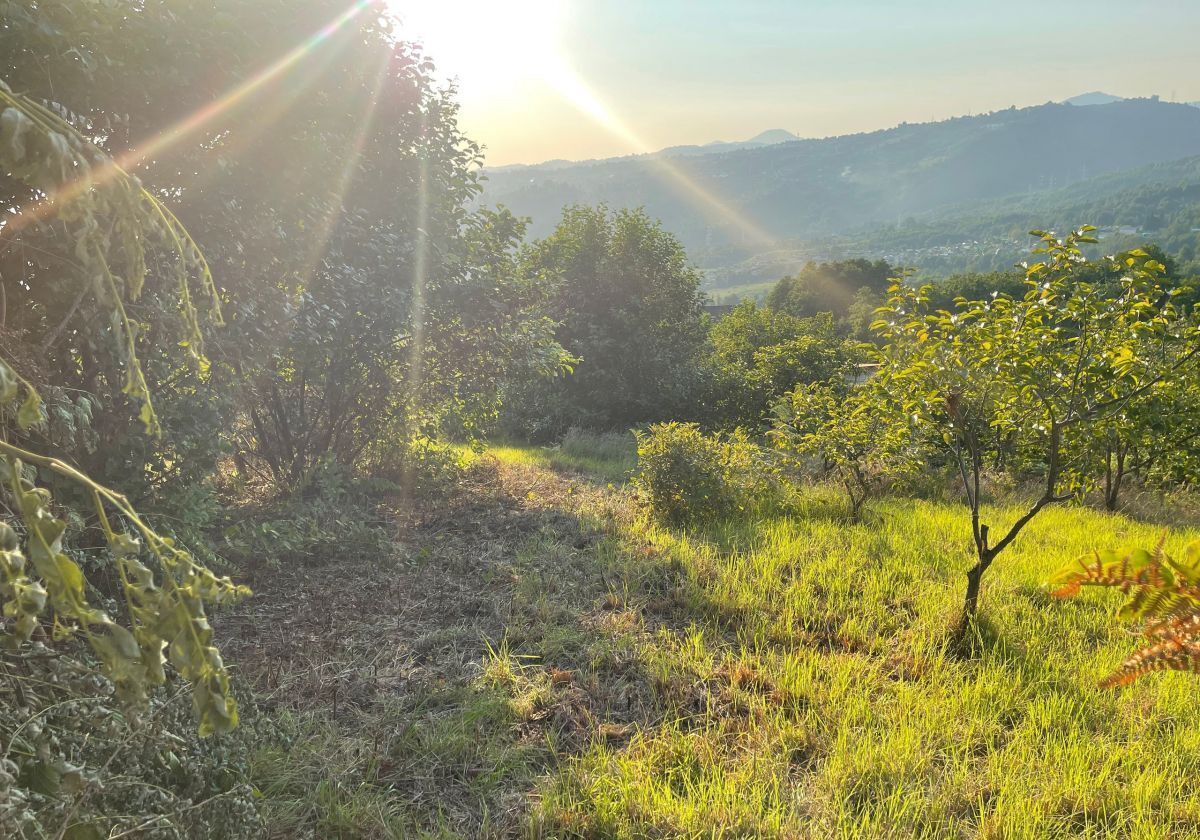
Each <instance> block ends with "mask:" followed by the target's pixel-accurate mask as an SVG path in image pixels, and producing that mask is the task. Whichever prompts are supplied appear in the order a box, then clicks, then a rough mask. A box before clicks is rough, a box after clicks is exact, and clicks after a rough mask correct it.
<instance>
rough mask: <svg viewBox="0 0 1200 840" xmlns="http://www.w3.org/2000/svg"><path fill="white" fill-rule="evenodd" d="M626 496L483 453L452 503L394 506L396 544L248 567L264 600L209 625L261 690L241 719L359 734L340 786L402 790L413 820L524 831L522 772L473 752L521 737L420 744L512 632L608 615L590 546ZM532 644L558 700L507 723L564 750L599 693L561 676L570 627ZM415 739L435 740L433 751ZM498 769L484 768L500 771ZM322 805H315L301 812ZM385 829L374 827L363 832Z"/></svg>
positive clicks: (568, 665) (516, 635) (524, 736)
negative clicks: (556, 741) (548, 734)
mask: <svg viewBox="0 0 1200 840" xmlns="http://www.w3.org/2000/svg"><path fill="white" fill-rule="evenodd" d="M396 507H397V506H396V505H395V504H393V509H395V508H396ZM631 509H632V506H631V505H630V504H629V498H628V496H627V495H626V493H625V491H622V490H619V489H613V488H612V487H600V486H598V485H597V484H596V483H594V482H592V481H591V480H589V479H588V478H586V477H584V476H580V475H572V474H566V473H559V472H555V471H552V470H550V469H547V468H544V467H536V466H528V465H514V464H506V463H501V462H498V461H496V460H494V459H491V458H485V459H483V460H482V461H481V462H480V463H478V464H477V465H476V466H475V467H474V468H473V470H472V472H471V474H470V476H469V479H468V481H467V482H466V485H465V486H464V487H463V488H462V489H461V492H459V493H457V494H455V496H454V498H453V499H452V500H449V501H447V502H446V503H444V504H440V505H430V506H427V507H425V508H423V509H420V510H399V509H396V510H395V521H396V529H397V532H396V541H395V551H394V553H393V554H392V556H389V557H347V558H343V559H342V560H341V561H340V562H338V563H336V564H326V565H322V566H319V567H295V568H288V567H284V568H280V569H278V570H263V571H261V572H260V573H259V574H257V575H256V576H255V579H253V580H252V581H251V585H252V588H253V590H254V592H255V595H254V597H253V598H251V599H249V600H247V601H246V602H245V603H244V604H242V605H239V606H238V607H237V608H236V609H234V610H231V611H228V612H226V613H224V614H222V615H221V616H220V617H219V618H218V619H217V620H216V621H215V622H214V623H215V624H216V625H217V627H216V629H217V633H218V637H219V638H221V640H222V650H223V654H224V656H225V658H226V660H227V661H228V662H230V663H232V664H233V666H234V667H235V669H236V673H237V675H238V676H239V677H240V680H241V681H242V682H243V684H246V685H248V686H250V687H251V688H252V689H253V704H252V705H253V707H254V710H253V711H251V712H250V714H249V715H248V716H247V717H248V719H250V720H253V719H257V720H258V721H260V722H261V721H273V720H276V719H279V718H280V716H281V715H287V716H290V718H291V719H300V720H307V721H309V722H311V723H313V725H314V727H316V728H327V729H328V730H329V731H335V732H336V738H337V739H338V740H337V743H338V745H339V747H340V746H344V745H346V744H352V743H353V744H357V745H358V746H357V747H355V748H354V749H355V750H357V751H358V752H362V751H364V750H367V751H370V752H373V753H374V754H373V755H371V756H365V757H364V756H359V755H357V753H356V757H355V758H354V759H353V760H352V761H351V762H350V763H351V765H352V766H350V767H348V768H345V769H344V770H343V774H344V775H345V777H346V783H347V785H348V786H353V785H358V786H359V787H360V788H361V787H362V786H363V785H367V786H371V787H374V788H375V789H376V793H378V794H380V795H382V796H383V797H384V798H388V797H390V796H391V795H392V794H394V795H395V797H396V799H397V807H398V808H400V810H401V811H403V812H405V814H406V815H405V816H404V819H405V820H407V822H406V823H404V824H406V825H409V824H411V825H415V826H416V827H418V828H421V829H426V830H428V829H431V828H434V827H436V826H439V825H440V826H441V827H442V828H445V829H450V830H452V831H454V832H456V833H461V834H465V835H466V836H472V835H473V834H475V833H477V832H479V831H482V830H483V827H484V825H485V822H484V821H486V825H487V826H488V831H489V832H491V833H500V834H507V833H510V832H512V831H515V829H516V826H517V824H518V823H519V822H520V821H521V819H522V816H523V814H524V812H525V810H526V808H527V803H526V801H525V800H526V798H527V795H528V789H527V788H528V778H527V774H526V773H525V770H526V769H529V768H524V769H523V768H515V769H514V770H513V772H511V773H509V774H508V776H507V777H505V778H502V779H500V783H499V784H491V783H489V784H488V785H486V786H481V785H480V784H478V783H477V781H476V780H475V778H474V776H475V775H478V774H479V773H480V772H483V771H485V770H488V768H487V767H486V766H485V767H482V768H481V767H473V766H470V765H474V764H483V765H486V764H488V763H489V762H491V763H494V764H501V763H503V762H505V761H507V760H508V757H509V754H510V753H511V747H513V746H514V744H508V745H506V746H505V749H504V750H503V751H502V755H500V756H498V757H492V758H486V757H485V758H483V759H481V758H480V756H478V755H475V756H469V757H461V758H460V757H456V756H449V757H447V756H445V755H440V754H437V753H438V751H439V750H441V749H443V747H444V746H445V745H444V744H440V743H428V742H427V741H428V740H429V739H428V738H426V739H425V740H422V736H421V733H422V732H428V731H431V727H432V728H437V727H438V726H442V725H444V724H446V722H447V721H453V720H455V719H457V718H461V717H463V716H464V715H470V714H473V712H472V711H471V710H470V709H468V710H466V711H464V704H465V705H466V706H470V705H471V704H472V703H476V699H475V698H473V697H472V692H476V691H477V689H478V686H479V683H480V678H481V674H482V673H483V668H484V666H485V663H486V661H487V660H488V658H489V651H492V652H493V654H491V658H493V659H494V658H495V656H494V652H495V651H496V650H497V649H501V648H504V647H505V646H506V645H508V644H509V643H512V644H513V645H514V646H515V647H516V648H518V649H523V648H524V647H525V645H524V643H525V641H526V640H527V637H528V636H529V635H530V634H531V633H532V634H534V635H537V634H538V633H539V632H542V631H536V630H531V629H530V628H531V627H534V626H535V625H536V626H540V627H547V626H552V627H554V628H555V631H556V632H558V631H562V632H565V633H567V634H568V635H569V634H570V630H569V628H570V627H572V626H574V627H578V626H580V624H581V623H586V622H587V621H589V620H590V619H589V618H588V614H589V613H592V612H599V613H602V612H604V610H605V609H606V604H605V602H604V593H605V591H606V587H607V582H606V581H604V579H603V574H602V572H601V571H600V569H599V567H598V565H597V564H596V563H595V562H593V559H594V558H593V557H592V554H593V552H594V551H595V550H596V548H597V546H598V545H599V544H600V543H601V542H602V541H603V540H605V538H606V535H608V534H612V533H614V532H615V531H616V530H618V526H619V524H620V523H622V522H625V521H627V520H628V518H629V517H630V516H631V513H630V511H631ZM546 611H549V612H550V613H554V614H548V615H542V613H543V612H546ZM566 613H569V614H570V615H565V614H566ZM563 628H568V629H567V630H565V631H564V630H563ZM540 642H545V644H541V647H540V648H539V649H541V650H543V651H544V652H546V651H550V652H552V653H551V656H550V657H549V659H554V658H556V655H555V654H554V653H553V652H554V651H558V652H559V654H558V655H557V658H558V660H559V661H549V660H548V659H546V658H544V657H539V660H540V661H539V662H538V663H537V670H538V671H539V673H540V676H541V677H545V680H544V682H545V683H546V684H547V685H553V686H554V688H555V695H556V696H555V699H554V702H553V703H546V704H545V706H546V707H545V708H542V709H538V710H529V711H528V713H527V714H525V715H523V716H521V718H522V719H520V720H516V721H509V723H511V724H512V725H511V726H509V727H507V728H506V727H503V726H502V727H500V728H501V729H502V730H503V729H507V731H508V733H509V735H510V736H511V737H512V738H513V739H515V742H517V743H516V745H517V746H519V742H520V741H522V740H528V741H530V742H536V741H538V740H539V737H540V736H539V733H538V732H536V731H532V730H538V729H539V728H540V727H541V728H544V727H546V726H552V727H554V728H555V729H556V735H557V737H559V738H560V740H561V738H562V737H563V736H565V737H566V738H567V741H568V743H567V744H566V745H565V746H569V742H570V740H571V731H572V730H573V729H580V728H581V727H584V726H586V727H589V728H592V729H594V728H595V726H596V720H595V719H594V718H595V716H594V715H592V714H591V713H590V712H588V708H590V707H592V706H594V705H595V702H594V700H595V698H591V699H589V697H588V696H586V694H587V692H586V690H585V689H584V688H579V687H577V686H573V685H572V686H566V685H563V686H559V685H557V683H558V682H562V681H566V680H569V679H571V677H570V676H569V675H570V674H572V673H574V671H573V670H572V666H574V665H577V664H578V663H575V662H572V661H571V660H572V656H573V649H572V644H571V643H570V640H567V641H566V642H562V643H561V644H560V643H558V642H556V641H555V640H554V639H550V640H549V641H548V642H547V640H544V639H543V640H540ZM593 688H596V686H593ZM605 705H609V704H608V701H607V700H605ZM493 713H494V714H495V715H499V716H500V718H503V716H504V714H505V713H503V712H502V711H496V710H492V711H489V712H488V714H493ZM564 715H565V716H566V717H567V718H572V719H571V720H563V719H562V718H563V716H564ZM456 716H457V718H456ZM575 718H586V720H583V719H575ZM501 722H503V721H502V720H501V719H497V720H491V721H488V722H486V723H488V725H489V727H491V728H495V726H494V725H495V724H497V723H501ZM618 728H619V727H618ZM399 730H403V731H407V732H408V734H409V736H412V735H413V733H414V732H415V733H416V736H415V740H414V738H413V737H409V738H408V740H407V741H404V743H400V742H399V741H397V738H398V737H399V736H397V735H396V733H397V731H399ZM481 731H482V730H481ZM489 734H490V732H489ZM292 735H293V736H296V737H300V738H308V737H312V732H311V730H309V731H302V732H299V733H298V734H297V733H295V732H293V733H292ZM481 737H484V736H483V735H481ZM583 737H584V736H583V734H582V733H580V734H579V737H578V739H577V740H579V741H580V743H582V740H583ZM401 740H403V739H401ZM364 745H370V746H369V747H367V746H364ZM292 749H293V750H295V749H297V747H295V745H293V747H292ZM557 749H558V747H556V750H557ZM318 751H319V749H318ZM422 751H426V752H429V755H427V756H425V757H424V759H423V758H422V756H421V755H420V753H421V752H422ZM535 752H536V750H535ZM547 755H548V753H547ZM294 760H295V761H297V762H299V761H301V759H300V758H294ZM336 763H337V761H336V758H333V757H331V764H334V765H336ZM534 764H535V765H536V760H535V761H534ZM456 765H458V766H456ZM463 765H466V766H463ZM335 769H336V768H334V767H331V768H330V770H331V772H333V771H334V770H335ZM533 769H536V767H534V768H533ZM503 770H504V768H499V770H497V769H496V768H492V769H491V771H490V772H494V773H498V774H499V775H500V776H504V772H501V771H503ZM360 774H361V775H360ZM421 774H425V776H424V777H422V776H421ZM447 775H448V776H449V777H450V778H447ZM456 775H462V776H463V778H461V779H458V778H454V777H455V776H456ZM356 776H357V777H358V778H357V779H355V777H356ZM351 780H353V781H351ZM460 783H461V784H460ZM497 811H498V812H499V813H497ZM487 812H490V813H487ZM485 813H486V816H484V814H485ZM319 817H320V814H319V813H317V812H315V811H314V813H313V814H312V815H310V817H309V818H307V819H309V820H310V821H311V820H315V819H318V818H319ZM299 822H300V823H301V825H289V826H288V827H287V828H277V829H276V834H277V836H285V834H286V833H287V832H291V831H298V830H299V829H300V828H301V827H302V825H303V823H304V820H300V821H299ZM307 827H308V828H311V829H313V836H321V835H322V830H321V829H320V828H319V827H314V826H312V825H308V826H307ZM325 830H329V829H328V828H326V829H325ZM377 832H378V829H375V830H370V829H364V834H366V835H368V836H370V835H373V834H375V833H377Z"/></svg>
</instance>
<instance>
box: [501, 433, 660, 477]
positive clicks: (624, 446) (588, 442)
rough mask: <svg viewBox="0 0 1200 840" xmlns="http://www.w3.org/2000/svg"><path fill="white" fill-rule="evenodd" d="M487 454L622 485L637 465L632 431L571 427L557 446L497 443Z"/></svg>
mask: <svg viewBox="0 0 1200 840" xmlns="http://www.w3.org/2000/svg"><path fill="white" fill-rule="evenodd" d="M488 453H489V454H491V455H492V456H494V457H495V458H496V459H497V460H499V461H501V462H503V463H506V464H524V465H529V466H538V467H546V468H549V469H557V470H570V471H574V472H579V473H584V474H586V475H590V476H596V477H599V478H602V479H604V480H605V481H608V482H611V483H613V484H622V483H624V482H625V481H626V480H627V479H628V478H629V477H630V473H632V472H633V468H634V467H635V466H636V464H637V444H636V442H635V441H634V438H633V434H632V433H625V434H621V433H617V432H610V433H608V434H594V433H589V432H581V431H578V430H575V429H572V430H571V431H570V432H568V433H567V435H566V437H564V438H563V440H562V441H561V442H560V443H558V444H557V445H556V446H548V447H525V446H515V445H514V446H505V445H497V446H492V447H489V448H488Z"/></svg>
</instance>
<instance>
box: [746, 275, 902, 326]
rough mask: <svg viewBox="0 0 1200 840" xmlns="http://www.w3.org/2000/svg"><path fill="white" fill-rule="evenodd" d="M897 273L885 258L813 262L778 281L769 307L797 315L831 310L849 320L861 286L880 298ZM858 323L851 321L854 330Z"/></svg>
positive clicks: (767, 302) (835, 316)
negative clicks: (854, 323)
mask: <svg viewBox="0 0 1200 840" xmlns="http://www.w3.org/2000/svg"><path fill="white" fill-rule="evenodd" d="M895 274H896V269H895V268H893V267H892V266H891V265H889V264H888V263H887V262H886V261H885V260H875V261H874V262H872V261H871V260H865V259H861V258H860V259H853V260H842V261H839V262H828V263H816V262H809V263H806V264H805V266H804V267H803V268H801V269H800V271H799V272H797V273H796V274H795V275H792V276H789V277H784V278H783V279H781V280H780V281H779V282H778V283H776V284H775V286H774V287H773V288H772V289H771V291H770V292H769V293H768V294H767V301H766V304H767V307H768V308H769V309H773V310H775V311H777V312H783V313H786V314H788V315H794V316H796V317H797V318H808V317H811V316H813V315H818V314H820V313H822V312H830V313H832V314H833V317H834V319H835V320H837V321H845V320H846V319H847V318H848V316H849V315H850V313H851V309H852V307H853V306H854V304H855V299H856V297H860V292H861V290H863V289H866V290H867V291H866V292H865V294H866V295H870V296H876V299H877V296H879V295H882V294H883V293H884V292H885V291H886V290H887V288H888V285H889V283H890V281H891V278H892V277H894V276H895ZM858 308H860V309H861V305H860V306H859V307H858ZM854 326H855V325H853V324H852V325H850V327H851V329H850V331H853V327H854Z"/></svg>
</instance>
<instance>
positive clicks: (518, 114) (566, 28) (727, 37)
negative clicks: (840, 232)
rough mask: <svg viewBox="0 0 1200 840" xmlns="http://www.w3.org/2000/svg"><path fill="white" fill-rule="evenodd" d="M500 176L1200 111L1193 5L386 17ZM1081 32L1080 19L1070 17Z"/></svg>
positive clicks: (483, 7)
mask: <svg viewBox="0 0 1200 840" xmlns="http://www.w3.org/2000/svg"><path fill="white" fill-rule="evenodd" d="M390 2H391V4H392V6H393V7H395V8H396V9H397V11H398V12H399V14H400V15H401V16H402V17H404V18H405V19H406V20H407V24H406V26H407V29H406V32H407V34H409V35H411V36H413V37H416V38H422V37H423V38H424V39H425V40H426V42H427V47H428V50H429V52H430V53H431V54H432V57H433V58H434V60H435V61H437V62H438V63H439V64H440V65H441V67H442V68H443V70H444V71H445V72H447V73H449V74H453V75H454V76H456V77H457V78H458V80H459V87H460V92H459V99H460V101H461V103H462V113H461V118H460V122H461V124H462V125H463V126H464V128H465V129H466V130H467V132H468V133H469V134H470V136H471V137H473V138H474V139H475V140H477V141H478V142H480V143H483V144H484V145H485V146H486V147H487V152H486V154H487V161H488V163H490V164H497V165H498V164H506V163H526V162H535V161H541V160H546V159H550V158H571V159H579V158H591V157H606V156H610V155H619V154H626V153H629V152H635V151H648V150H652V149H657V148H661V147H663V146H669V145H675V144H684V143H705V142H708V141H710V140H740V139H746V138H748V137H750V136H752V135H754V134H757V133H758V132H759V131H762V130H764V129H768V128H786V129H788V130H790V131H793V132H795V133H797V134H799V135H801V136H804V137H823V136H829V135H834V134H844V133H849V132H856V131H864V130H871V129H876V128H885V127H889V126H892V125H895V124H897V123H899V122H902V121H908V122H922V121H926V120H929V119H941V118H944V117H950V116H958V115H962V114H967V113H979V112H981V111H989V110H995V109H999V108H1006V107H1008V106H1009V105H1017V106H1023V105H1034V104H1040V103H1042V102H1046V101H1048V100H1052V99H1053V100H1057V99H1064V98H1066V97H1068V96H1073V95H1075V94H1078V93H1084V92H1087V91H1092V90H1103V91H1107V92H1109V93H1114V94H1118V95H1122V96H1146V95H1150V94H1154V93H1157V94H1159V95H1161V96H1162V97H1163V98H1168V99H1169V98H1177V99H1180V100H1200V57H1198V56H1200V53H1198V51H1197V45H1198V43H1200V0H1141V2H1137V1H1136V0H1123V1H1121V0H1094V2H1091V3H1088V4H1083V3H1066V2H1061V1H1060V2H1056V1H1055V0H1042V2H1025V0H1020V1H1019V2H991V3H988V2H979V1H978V0H977V1H976V2H969V0H891V2H886V1H885V0H838V1H837V2H834V0H795V1H794V2H783V0H741V1H740V2H732V0H509V2H504V0H458V2H456V0H390ZM1072 14H1073V15H1075V17H1074V18H1071V17H1070V16H1071V15H1072Z"/></svg>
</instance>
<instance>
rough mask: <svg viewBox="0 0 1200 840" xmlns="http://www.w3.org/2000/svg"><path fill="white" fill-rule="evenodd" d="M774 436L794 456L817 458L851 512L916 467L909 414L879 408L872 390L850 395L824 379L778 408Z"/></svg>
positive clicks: (795, 392) (855, 516) (853, 515)
mask: <svg viewBox="0 0 1200 840" xmlns="http://www.w3.org/2000/svg"><path fill="white" fill-rule="evenodd" d="M776 415H777V420H776V423H775V428H774V429H772V430H771V432H770V437H771V438H772V440H774V442H775V445H776V446H777V447H778V448H779V449H780V450H782V451H783V452H785V453H788V454H789V455H791V456H792V457H794V458H795V457H799V458H808V459H815V460H816V461H817V462H818V463H819V464H820V467H821V470H820V471H821V473H822V474H824V475H832V476H833V477H834V478H835V479H836V481H837V482H838V484H840V485H841V486H842V489H843V490H844V491H845V494H846V500H847V501H848V502H849V506H850V516H851V518H852V519H858V518H859V516H860V514H861V513H862V507H863V505H864V504H865V503H866V502H867V500H868V499H870V498H871V497H872V496H875V495H877V494H878V493H879V492H880V491H881V490H882V489H883V488H884V487H886V486H887V485H888V484H889V483H890V482H892V481H895V480H897V479H900V478H901V477H903V476H905V475H906V474H907V473H909V472H911V471H912V467H913V465H914V459H913V452H912V447H911V445H910V435H909V433H908V427H907V424H906V422H905V418H903V417H898V416H897V415H896V414H895V413H893V412H889V411H887V410H886V409H885V408H881V406H880V405H879V403H878V402H877V401H876V400H875V397H874V394H873V393H872V392H871V391H870V390H866V391H857V392H853V393H847V392H846V391H845V389H844V388H843V387H838V386H834V385H830V384H828V383H824V382H815V383H812V384H810V385H799V386H797V387H796V388H795V390H793V391H792V392H791V393H790V394H788V395H787V397H785V398H784V400H782V401H781V402H780V404H779V405H778V406H777V407H776Z"/></svg>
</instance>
